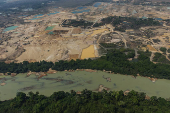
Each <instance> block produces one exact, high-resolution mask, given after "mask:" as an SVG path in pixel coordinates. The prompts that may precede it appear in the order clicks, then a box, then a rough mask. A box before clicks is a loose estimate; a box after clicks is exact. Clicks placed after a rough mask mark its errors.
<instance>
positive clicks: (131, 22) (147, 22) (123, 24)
mask: <svg viewBox="0 0 170 113" xmlns="http://www.w3.org/2000/svg"><path fill="white" fill-rule="evenodd" d="M93 24H94V23H93V22H89V21H85V20H83V19H81V20H74V19H72V20H67V21H65V22H63V27H68V26H74V27H78V26H80V27H82V28H84V29H85V28H87V27H91V26H92V25H93ZM105 24H112V25H113V26H115V29H114V30H115V31H121V32H125V30H126V29H139V28H140V27H144V26H160V25H161V24H160V23H159V21H156V20H154V19H153V18H148V19H142V18H135V17H120V16H109V17H107V18H103V19H102V20H101V22H100V23H95V24H94V25H93V27H99V26H103V25H105Z"/></svg>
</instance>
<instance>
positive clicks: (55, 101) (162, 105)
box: [0, 89, 170, 113]
mask: <svg viewBox="0 0 170 113" xmlns="http://www.w3.org/2000/svg"><path fill="white" fill-rule="evenodd" d="M145 97H146V95H145V93H139V92H135V91H133V90H132V91H130V92H129V93H128V95H124V93H123V91H110V92H107V91H106V90H104V91H103V92H92V91H90V90H86V89H85V90H83V91H82V92H81V94H76V92H75V91H73V90H72V91H71V93H68V92H64V91H59V92H54V93H53V94H52V95H51V96H50V97H46V96H44V95H39V93H38V92H36V93H35V94H34V93H32V92H29V93H28V96H27V95H26V94H25V93H22V92H19V93H17V95H16V97H15V98H14V99H12V100H6V101H0V113H170V101H167V100H165V99H164V98H161V97H159V98H157V97H156V96H153V97H151V98H150V99H145Z"/></svg>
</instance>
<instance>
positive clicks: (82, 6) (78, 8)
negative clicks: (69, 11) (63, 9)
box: [77, 6, 87, 9]
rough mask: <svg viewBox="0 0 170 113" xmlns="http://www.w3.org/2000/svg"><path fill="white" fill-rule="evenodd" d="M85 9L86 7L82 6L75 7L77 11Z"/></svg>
mask: <svg viewBox="0 0 170 113" xmlns="http://www.w3.org/2000/svg"><path fill="white" fill-rule="evenodd" d="M85 8H87V7H83V6H81V7H77V9H85Z"/></svg>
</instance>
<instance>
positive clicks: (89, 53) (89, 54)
mask: <svg viewBox="0 0 170 113" xmlns="http://www.w3.org/2000/svg"><path fill="white" fill-rule="evenodd" d="M93 57H95V50H94V45H91V46H89V47H88V48H85V49H83V51H82V54H81V59H86V58H93Z"/></svg>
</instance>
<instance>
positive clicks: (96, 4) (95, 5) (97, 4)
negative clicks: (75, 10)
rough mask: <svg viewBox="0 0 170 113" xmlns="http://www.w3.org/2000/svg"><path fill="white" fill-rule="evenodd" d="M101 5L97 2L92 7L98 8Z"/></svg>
mask: <svg viewBox="0 0 170 113" xmlns="http://www.w3.org/2000/svg"><path fill="white" fill-rule="evenodd" d="M101 4H102V3H100V2H97V3H95V4H94V5H93V6H94V7H99V6H100V5H101Z"/></svg>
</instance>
